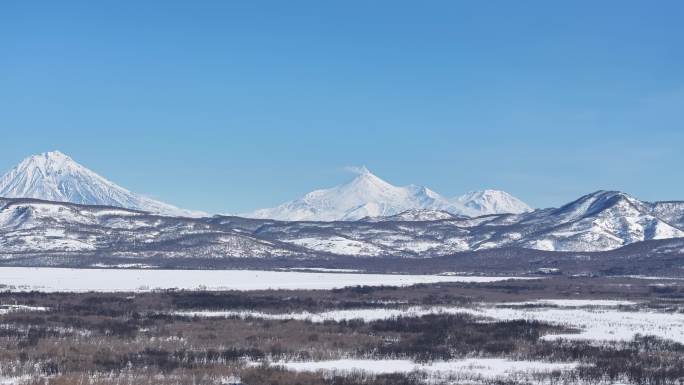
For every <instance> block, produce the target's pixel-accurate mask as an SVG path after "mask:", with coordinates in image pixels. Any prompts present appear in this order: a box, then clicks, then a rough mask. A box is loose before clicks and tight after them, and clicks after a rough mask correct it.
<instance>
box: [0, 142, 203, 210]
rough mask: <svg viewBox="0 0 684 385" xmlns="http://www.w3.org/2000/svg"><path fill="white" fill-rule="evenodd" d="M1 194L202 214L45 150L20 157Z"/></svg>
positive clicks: (3, 181)
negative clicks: (126, 186)
mask: <svg viewBox="0 0 684 385" xmlns="http://www.w3.org/2000/svg"><path fill="white" fill-rule="evenodd" d="M0 197H6V198H34V199H42V200H49V201H56V202H71V203H78V204H85V205H105V206H116V207H123V208H129V209H136V210H143V211H149V212H152V213H157V214H164V215H178V216H199V215H202V214H203V213H199V212H193V211H188V210H183V209H179V208H177V207H174V206H172V205H169V204H166V203H162V202H159V201H156V200H153V199H149V198H146V197H143V196H140V195H137V194H134V193H132V192H130V191H128V190H126V189H124V188H123V187H120V186H118V185H116V184H114V183H112V182H110V181H108V180H107V179H105V178H103V177H102V176H100V175H98V174H96V173H95V172H93V171H91V170H89V169H87V168H85V167H83V166H82V165H80V164H78V163H76V162H75V161H74V160H73V159H71V158H70V157H69V156H67V155H65V154H64V153H62V152H60V151H50V152H45V153H42V154H37V155H33V156H30V157H28V158H26V159H24V160H22V161H21V162H20V163H19V164H18V165H17V166H16V167H14V168H13V169H11V170H10V171H9V172H7V173H6V174H5V175H3V176H2V178H0Z"/></svg>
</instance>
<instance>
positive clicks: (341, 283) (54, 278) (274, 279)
mask: <svg viewBox="0 0 684 385" xmlns="http://www.w3.org/2000/svg"><path fill="white" fill-rule="evenodd" d="M508 279H530V278H523V277H474V276H467V277H464V276H442V275H402V274H343V273H322V272H294V271H260V270H151V269H148V270H137V269H126V270H114V269H61V268H30V267H0V289H4V290H14V291H30V290H38V291H44V292H58V291H65V292H86V291H103V292H120V291H148V290H154V289H184V290H243V291H246V290H266V289H285V290H287V289H290V290H296V289H308V290H329V289H336V288H341V287H347V286H383V285H384V286H409V285H414V284H419V283H439V282H496V281H504V280H508Z"/></svg>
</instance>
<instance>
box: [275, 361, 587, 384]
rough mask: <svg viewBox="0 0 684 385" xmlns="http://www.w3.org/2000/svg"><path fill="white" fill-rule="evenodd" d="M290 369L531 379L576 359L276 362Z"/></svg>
mask: <svg viewBox="0 0 684 385" xmlns="http://www.w3.org/2000/svg"><path fill="white" fill-rule="evenodd" d="M272 365H276V366H282V367H284V368H286V369H289V370H294V371H309V372H315V371H329V372H337V373H349V372H367V373H372V374H388V373H411V372H424V373H426V374H427V376H428V378H431V379H449V380H459V379H460V380H477V379H516V380H523V381H525V380H527V381H529V380H532V379H533V375H534V374H539V373H549V372H551V371H555V370H559V371H567V370H572V369H574V368H575V367H576V366H577V364H576V363H551V362H539V361H509V360H506V359H501V358H470V359H464V360H453V361H435V362H431V363H424V364H423V363H416V362H413V361H410V360H353V359H346V360H334V361H309V362H276V363H273V364H272Z"/></svg>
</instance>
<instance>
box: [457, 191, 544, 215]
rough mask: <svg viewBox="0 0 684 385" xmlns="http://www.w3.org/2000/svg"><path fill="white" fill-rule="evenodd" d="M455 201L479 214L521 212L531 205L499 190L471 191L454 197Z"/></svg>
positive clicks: (529, 209)
mask: <svg viewBox="0 0 684 385" xmlns="http://www.w3.org/2000/svg"><path fill="white" fill-rule="evenodd" d="M456 202H459V203H461V204H462V205H464V206H465V207H468V208H469V209H472V210H475V211H476V212H478V213H479V214H480V215H488V214H504V213H509V214H522V213H527V212H530V211H532V207H530V206H528V205H527V203H525V202H523V201H521V200H520V199H518V198H516V197H514V196H513V195H511V194H509V193H507V192H505V191H501V190H482V191H471V192H469V193H467V194H464V195H462V196H460V197H458V198H456Z"/></svg>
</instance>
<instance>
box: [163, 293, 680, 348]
mask: <svg viewBox="0 0 684 385" xmlns="http://www.w3.org/2000/svg"><path fill="white" fill-rule="evenodd" d="M521 305H535V306H521ZM545 305H551V306H545ZM629 305H634V303H633V302H630V301H616V300H565V299H564V300H540V301H530V302H517V303H501V304H480V305H477V306H474V307H469V308H468V307H445V306H438V307H415V306H414V307H407V308H398V309H383V308H375V309H350V310H334V311H327V312H321V313H307V312H302V313H282V314H269V313H261V312H251V311H230V310H228V311H194V312H177V313H175V314H178V315H187V316H198V317H232V316H237V317H241V318H246V317H255V318H265V319H297V320H308V321H311V322H324V321H343V320H350V319H362V320H364V321H366V322H371V321H375V320H381V319H389V318H396V317H421V316H424V315H428V314H470V315H474V316H477V317H486V318H488V319H494V320H519V319H524V320H536V321H542V322H548V323H552V324H558V325H564V326H569V327H572V328H576V329H578V330H579V332H578V333H568V334H555V335H547V336H544V338H547V339H556V338H568V339H587V340H597V341H602V340H606V341H621V340H631V339H633V338H634V336H636V335H637V334H641V335H652V336H657V337H661V338H666V339H670V340H674V341H677V342H680V343H684V314H681V313H674V312H656V311H646V310H637V309H636V308H621V307H620V306H629Z"/></svg>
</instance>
